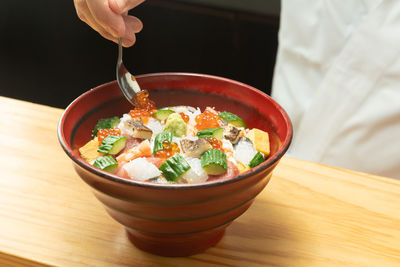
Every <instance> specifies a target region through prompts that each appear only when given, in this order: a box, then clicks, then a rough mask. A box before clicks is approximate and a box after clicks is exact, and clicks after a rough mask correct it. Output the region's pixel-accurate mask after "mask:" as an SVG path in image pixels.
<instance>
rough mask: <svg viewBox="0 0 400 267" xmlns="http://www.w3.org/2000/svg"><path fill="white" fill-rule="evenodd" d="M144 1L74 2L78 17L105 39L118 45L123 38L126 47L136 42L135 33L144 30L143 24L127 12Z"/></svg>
mask: <svg viewBox="0 0 400 267" xmlns="http://www.w3.org/2000/svg"><path fill="white" fill-rule="evenodd" d="M142 2H144V0H74V4H75V9H76V12H77V15H78V17H79V18H80V19H81V20H82V21H84V22H86V24H88V25H89V26H90V27H92V28H93V29H94V30H96V31H97V32H98V33H99V34H100V35H101V36H103V37H104V38H106V39H108V40H111V41H114V42H116V43H118V38H119V37H121V38H122V44H123V46H125V47H128V46H132V45H133V44H134V43H135V41H136V36H135V33H138V32H140V31H141V30H142V28H143V24H142V22H141V21H140V20H139V19H138V18H136V17H133V16H127V15H125V14H127V11H128V10H129V9H130V8H132V7H135V6H137V5H139V4H141V3H142Z"/></svg>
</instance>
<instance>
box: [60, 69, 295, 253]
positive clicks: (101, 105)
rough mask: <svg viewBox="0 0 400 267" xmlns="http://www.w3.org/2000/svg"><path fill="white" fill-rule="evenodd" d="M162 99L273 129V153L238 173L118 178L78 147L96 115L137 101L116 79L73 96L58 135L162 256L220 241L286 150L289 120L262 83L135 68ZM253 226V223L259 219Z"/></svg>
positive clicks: (111, 207)
mask: <svg viewBox="0 0 400 267" xmlns="http://www.w3.org/2000/svg"><path fill="white" fill-rule="evenodd" d="M136 78H137V81H138V83H139V84H140V86H141V88H145V89H147V90H148V91H149V92H150V97H151V99H152V100H154V101H155V102H156V104H157V106H158V107H164V106H176V105H190V106H194V107H200V108H201V109H202V110H203V109H204V108H205V107H206V106H211V107H215V108H216V110H219V111H230V112H233V113H235V114H237V115H238V116H240V117H241V118H243V119H244V121H245V122H246V124H247V125H248V127H250V128H254V127H256V128H259V129H262V130H264V131H268V132H269V134H270V142H271V155H270V156H269V158H268V159H267V160H266V161H265V162H264V163H263V164H261V165H259V166H257V167H255V168H253V169H252V170H251V171H248V172H246V173H243V174H241V175H239V176H237V177H236V178H233V179H227V180H214V181H209V182H205V183H201V184H154V183H148V182H141V181H135V180H128V179H124V178H120V177H118V176H116V175H113V174H110V173H107V172H104V171H101V170H100V169H97V168H94V167H93V166H91V165H90V164H88V163H86V162H85V161H84V160H83V159H82V158H81V157H80V155H79V152H78V148H79V147H80V146H82V145H84V144H85V143H86V142H88V141H89V140H90V139H91V136H90V133H91V130H92V129H93V127H94V125H95V124H96V123H97V120H98V119H100V118H104V117H111V116H119V117H120V116H121V115H122V114H123V113H127V112H128V111H129V110H130V109H132V106H131V105H130V103H129V102H128V101H127V100H126V99H125V98H124V96H123V95H122V93H121V91H120V90H119V87H118V84H117V83H116V82H115V81H114V82H110V83H107V84H103V85H100V86H98V87H96V88H94V89H91V90H89V91H87V92H86V93H84V94H82V95H81V96H79V97H78V98H77V99H75V100H74V101H73V102H72V103H71V104H70V105H69V106H68V107H67V108H66V109H65V111H64V113H63V114H62V116H61V118H60V121H59V125H58V138H59V141H60V144H61V146H62V148H63V149H64V151H65V152H66V154H67V155H68V156H69V157H70V158H71V160H72V163H73V167H74V168H75V171H76V172H77V173H78V175H79V176H80V177H81V178H82V179H83V181H85V182H86V183H87V184H88V185H89V186H90V187H91V188H92V190H93V193H94V195H95V196H96V198H97V199H98V200H99V201H100V202H101V203H103V205H104V207H105V209H106V211H107V213H108V214H109V215H110V216H111V217H112V218H114V219H115V220H116V221H118V222H119V223H121V224H122V225H123V226H124V227H125V228H126V232H127V235H128V238H129V240H130V241H131V242H132V243H133V244H134V245H135V246H136V247H138V248H139V249H142V250H144V251H147V252H150V253H153V254H158V255H162V256H188V255H193V254H196V253H200V252H202V251H204V250H205V249H207V248H209V247H210V246H212V245H214V244H216V243H217V242H218V241H219V240H220V239H221V238H222V236H223V235H224V232H225V229H226V227H228V226H229V225H230V224H231V223H232V222H233V221H234V220H235V219H236V218H238V217H239V216H240V215H242V214H243V213H244V212H245V211H246V210H247V209H248V208H249V207H250V205H251V204H252V202H253V201H254V199H255V197H256V196H257V195H258V194H259V193H260V192H261V191H262V190H263V189H264V187H265V186H266V185H267V184H268V182H269V180H270V178H271V174H272V171H273V169H274V168H275V166H276V165H277V164H278V162H279V160H280V159H281V157H282V156H283V155H284V154H285V152H286V151H287V149H288V147H289V145H290V142H291V139H292V126H291V122H290V120H289V117H288V115H287V114H286V112H285V111H284V110H283V109H282V108H281V107H280V106H279V105H278V104H277V103H276V102H275V101H274V100H272V99H271V98H270V97H269V96H268V95H266V94H264V93H262V92H261V91H259V90H257V89H255V88H253V87H251V86H249V85H246V84H243V83H240V82H237V81H233V80H230V79H226V78H221V77H216V76H211V75H204V74H192V73H155V74H145V75H140V76H137V77H136ZM255 227H256V226H255Z"/></svg>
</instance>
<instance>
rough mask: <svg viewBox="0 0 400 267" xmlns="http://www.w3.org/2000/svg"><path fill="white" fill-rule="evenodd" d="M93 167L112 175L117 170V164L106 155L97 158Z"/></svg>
mask: <svg viewBox="0 0 400 267" xmlns="http://www.w3.org/2000/svg"><path fill="white" fill-rule="evenodd" d="M93 166H95V167H97V168H99V169H101V170H103V171H106V172H111V173H114V172H116V170H117V168H118V162H117V161H116V160H115V159H114V158H113V157H112V156H109V155H107V156H101V157H98V158H97V159H96V160H95V161H94V163H93Z"/></svg>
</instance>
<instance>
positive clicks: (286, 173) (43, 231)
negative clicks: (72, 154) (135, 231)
mask: <svg viewBox="0 0 400 267" xmlns="http://www.w3.org/2000/svg"><path fill="white" fill-rule="evenodd" d="M61 113H62V110H60V109H56V108H51V107H47V106H42V105H37V104H32V103H28V102H23V101H18V100H13V99H9V98H4V97H0V114H1V115H0V147H1V153H0V168H1V179H0V183H1V184H0V266H17V265H34V266H36V265H37V266H43V265H56V266H153V265H154V266H160V265H169V266H171V265H173V266H208V265H216V264H217V265H219V264H220V265H224V266H268V265H272V266H400V181H398V180H394V179H390V178H383V177H377V176H372V175H368V174H361V173H357V172H353V171H348V170H343V169H337V168H332V167H329V166H323V165H320V164H316V163H312V162H307V161H301V160H297V159H293V158H289V157H285V158H283V159H282V160H281V162H280V164H279V166H278V167H277V168H276V170H275V172H274V175H273V177H272V180H271V182H270V184H269V185H268V186H267V188H265V189H264V191H263V192H262V193H261V194H260V195H259V196H258V197H257V199H256V201H255V202H254V204H253V205H252V206H251V207H250V209H249V210H248V211H247V212H246V213H245V214H244V215H242V216H241V217H240V218H238V219H237V220H235V221H234V222H233V223H232V225H231V226H230V227H228V229H227V232H226V235H225V236H224V237H223V239H222V240H221V242H219V243H218V244H217V245H216V246H215V247H212V248H210V249H208V250H207V251H206V252H205V253H202V254H198V255H195V256H191V257H188V258H164V257H160V256H154V255H151V254H148V253H145V252H142V251H140V250H138V249H136V248H135V247H134V246H133V245H131V243H129V241H128V239H127V238H126V235H125V231H124V229H123V227H122V226H120V225H119V224H118V223H116V222H115V221H113V220H112V219H111V218H110V217H109V216H108V215H107V214H106V212H105V211H104V209H103V207H102V206H101V204H100V203H99V202H98V201H97V200H96V199H95V197H94V196H93V194H92V193H91V190H90V188H89V186H87V185H86V184H85V183H84V182H83V181H82V180H81V179H80V178H79V177H78V175H77V174H75V172H74V170H73V168H72V163H71V161H70V159H69V158H68V157H67V156H66V154H64V152H63V151H62V149H61V146H60V145H59V143H58V140H57V135H56V128H57V123H58V119H59V117H60V115H61Z"/></svg>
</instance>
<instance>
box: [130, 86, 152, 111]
mask: <svg viewBox="0 0 400 267" xmlns="http://www.w3.org/2000/svg"><path fill="white" fill-rule="evenodd" d="M134 100H135V104H136V105H135V106H136V108H139V109H145V110H147V111H153V110H155V109H157V108H156V104H155V103H154V101H152V100H150V98H149V92H148V91H147V90H141V91H139V92H138V93H137V94H136V95H135V98H134Z"/></svg>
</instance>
